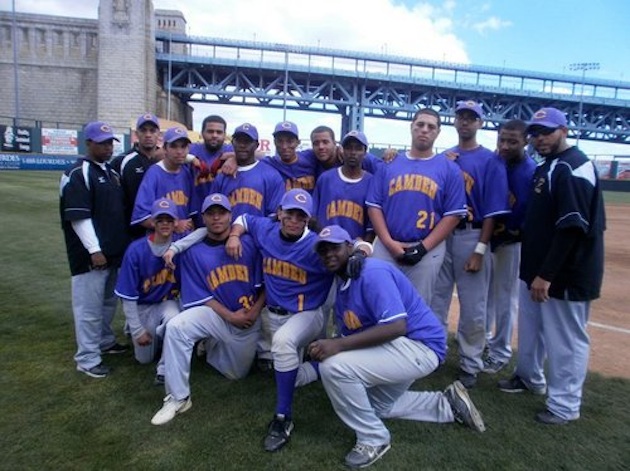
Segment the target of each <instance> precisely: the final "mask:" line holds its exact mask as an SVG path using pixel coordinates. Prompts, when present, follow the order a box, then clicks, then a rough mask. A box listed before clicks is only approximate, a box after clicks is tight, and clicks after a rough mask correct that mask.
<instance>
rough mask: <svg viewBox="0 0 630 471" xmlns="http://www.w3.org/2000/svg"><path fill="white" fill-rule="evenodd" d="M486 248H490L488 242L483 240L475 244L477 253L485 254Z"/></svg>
mask: <svg viewBox="0 0 630 471" xmlns="http://www.w3.org/2000/svg"><path fill="white" fill-rule="evenodd" d="M486 250H488V244H484V243H483V242H477V245H476V246H475V253H476V254H478V255H485V253H486Z"/></svg>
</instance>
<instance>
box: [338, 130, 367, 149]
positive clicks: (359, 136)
mask: <svg viewBox="0 0 630 471" xmlns="http://www.w3.org/2000/svg"><path fill="white" fill-rule="evenodd" d="M350 139H356V140H357V141H359V142H360V143H361V144H363V145H364V146H365V147H367V146H368V140H367V137H366V135H365V134H364V133H362V132H361V131H350V132H349V133H348V134H346V135H345V136H343V139H342V140H341V146H342V147H343V146H344V145H346V143H347V142H348V141H349V140H350Z"/></svg>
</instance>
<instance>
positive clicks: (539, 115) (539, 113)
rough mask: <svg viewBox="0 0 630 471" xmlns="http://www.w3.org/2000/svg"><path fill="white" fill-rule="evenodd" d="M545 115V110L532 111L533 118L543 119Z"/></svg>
mask: <svg viewBox="0 0 630 471" xmlns="http://www.w3.org/2000/svg"><path fill="white" fill-rule="evenodd" d="M546 116H547V112H546V111H545V110H538V111H536V113H534V119H543V118H544V117H546Z"/></svg>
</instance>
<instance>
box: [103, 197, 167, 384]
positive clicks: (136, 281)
mask: <svg viewBox="0 0 630 471" xmlns="http://www.w3.org/2000/svg"><path fill="white" fill-rule="evenodd" d="M151 220H152V222H153V223H154V224H155V231H154V232H153V233H151V234H150V235H148V236H146V237H143V238H142V239H138V240H136V241H134V242H132V244H131V245H130V246H129V248H128V249H127V251H126V252H125V256H124V258H123V262H122V266H121V268H120V273H119V275H118V281H117V283H116V289H115V291H114V292H115V293H116V295H118V297H120V298H121V299H122V307H123V312H124V313H125V318H126V320H127V325H128V326H129V331H130V332H131V335H132V338H133V350H134V354H135V357H136V360H138V362H139V363H142V364H146V363H151V362H152V361H153V360H155V358H156V356H157V355H158V353H159V352H160V351H161V346H162V339H163V336H164V326H165V325H166V323H167V322H168V321H169V320H170V319H172V318H173V317H175V316H176V315H177V314H178V313H179V299H178V298H179V271H175V270H173V269H171V268H169V267H165V266H164V261H163V260H162V254H163V253H164V252H165V251H166V250H167V249H168V247H169V245H170V244H171V242H172V238H173V233H174V231H175V226H176V224H177V206H176V205H175V203H174V202H173V201H171V200H169V199H166V198H160V199H158V200H156V201H154V202H153V206H152V208H151ZM163 378H164V361H163V358H162V357H160V359H159V361H158V365H157V374H156V376H155V381H156V384H162V382H163Z"/></svg>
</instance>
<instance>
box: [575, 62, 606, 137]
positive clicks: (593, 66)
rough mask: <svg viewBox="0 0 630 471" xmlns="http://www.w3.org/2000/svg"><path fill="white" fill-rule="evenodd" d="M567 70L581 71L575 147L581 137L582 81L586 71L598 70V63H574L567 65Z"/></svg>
mask: <svg viewBox="0 0 630 471" xmlns="http://www.w3.org/2000/svg"><path fill="white" fill-rule="evenodd" d="M569 70H581V71H582V88H581V90H580V106H579V108H578V129H577V137H576V138H575V145H578V144H579V143H580V137H581V136H582V124H583V122H582V121H583V119H582V118H583V117H582V112H583V108H584V81H585V79H586V71H587V70H599V62H574V63H573V64H569Z"/></svg>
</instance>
